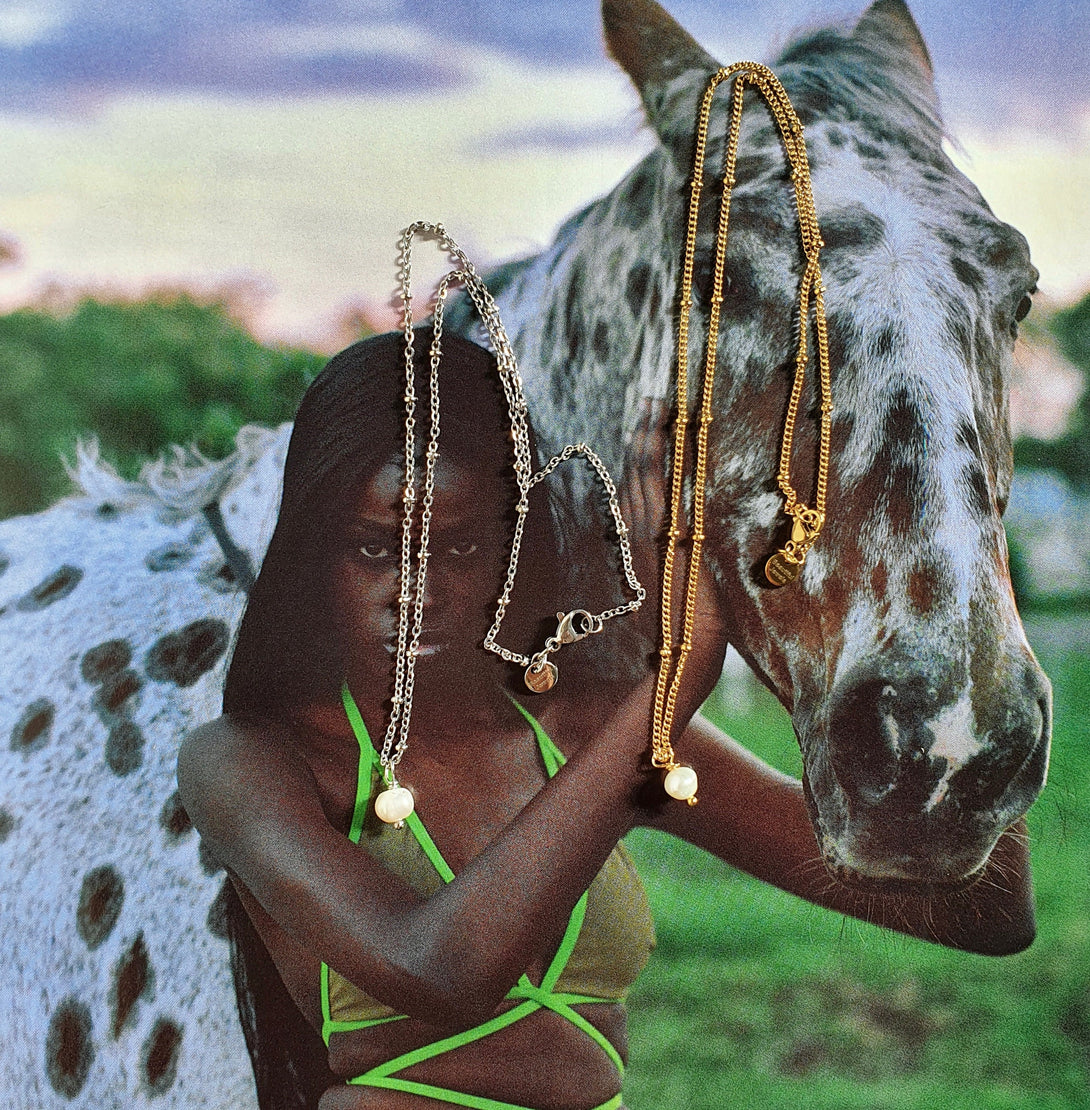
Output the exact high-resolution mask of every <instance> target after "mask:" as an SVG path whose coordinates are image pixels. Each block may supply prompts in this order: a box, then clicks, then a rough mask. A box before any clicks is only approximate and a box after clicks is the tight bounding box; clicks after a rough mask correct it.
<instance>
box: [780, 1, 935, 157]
mask: <svg viewBox="0 0 1090 1110" xmlns="http://www.w3.org/2000/svg"><path fill="white" fill-rule="evenodd" d="M829 59H835V62H834V64H829ZM773 65H774V67H776V69H777V70H781V69H782V70H784V71H786V72H783V73H781V77H782V79H783V81H784V84H785V85H786V86H787V87H788V89H789V91H790V93H791V98H792V100H793V102H794V104H795V108H796V110H797V111H798V112H799V114H800V116H802V117H804V122H813V120H815V119H818V118H820V119H823V120H826V121H837V122H848V121H859V122H863V123H865V124H866V126H867V129H868V130H869V131H870V132H871V135H872V136H874V137H879V136H880V137H885V138H889V139H891V140H893V141H896V142H899V143H900V144H901V145H908V146H912V147H916V146H917V144H918V143H919V141H920V140H921V139H923V140H926V141H927V143H928V145H929V146H933V147H940V146H941V143H942V140H943V139H949V138H950V137H951V136H950V134H949V132H948V131H947V129H946V127H945V125H944V123H943V121H942V116H941V112H940V106H939V102H938V98H937V96H936V93H935V88H934V85H933V84H932V82H931V81H930V80H928V79H925V78H924V76H923V74H922V73H921V70H920V68H919V66H918V65H914V64H911V63H909V62H906V60H905V58H904V56H903V53H902V50H901V48H900V44H899V43H898V42H896V41H891V40H888V39H881V38H878V37H875V36H867V37H866V38H865V39H860V38H859V37H857V36H856V35H854V34H853V29H852V27H851V26H850V25H844V26H840V25H837V24H835V23H834V24H832V25H829V24H825V25H823V26H820V27H811V28H807V29H804V30H802V31H800V32H798V33H797V34H796V35H795V36H794V37H793V38H791V39H789V40H788V42H787V44H786V45H785V46H784V48H783V49H782V50H781V51H780V54H779V57H778V58H777V59H776V61H775V62H774V63H773ZM849 106H850V115H847V114H846V111H847V110H849ZM806 116H810V117H811V119H810V120H806V119H805V117H806ZM909 140H914V141H909Z"/></svg>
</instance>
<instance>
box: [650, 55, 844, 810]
mask: <svg viewBox="0 0 1090 1110" xmlns="http://www.w3.org/2000/svg"><path fill="white" fill-rule="evenodd" d="M732 77H733V78H734V92H733V96H732V102H731V117H730V127H729V130H728V133H727V149H726V155H725V158H724V168H723V195H722V200H721V201H720V206H719V223H718V226H717V228H716V236H715V264H714V267H713V271H712V295H711V309H710V313H709V319H708V343H707V351H706V356H705V361H704V380H703V386H702V399H701V405H700V417H699V426H698V430H697V443H696V462H695V466H694V471H693V525H692V531H691V539H692V549H691V552H690V555H689V569H688V576H687V578H686V585H685V613H684V620H683V624H682V635H681V643H680V644H679V645H678V648H677V658H676V660H675V658H674V654H675V648H674V636H673V579H674V562H675V558H676V554H677V541H678V540H679V539H680V538H681V536H682V530H681V519H682V515H683V511H684V488H683V487H684V476H685V439H686V430H687V427H688V411H689V408H688V406H689V384H688V369H689V318H690V314H691V311H692V296H693V267H694V262H695V257H696V238H697V223H698V218H699V214H700V196H701V193H702V191H703V187H704V158H705V154H706V151H707V144H708V123H709V120H710V118H711V106H712V100H713V98H714V96H715V91H716V89H717V88H718V87H719V86H720V84H722V83H723V82H724V81H727V80H729V79H730V78H732ZM747 84H751V85H754V86H756V88H757V89H758V91H759V92H760V93H761V95H762V96H763V97H764V99H765V101H766V102H767V104H768V106H769V109H770V110H771V112H772V116H773V118H774V119H775V121H776V126H777V128H778V129H779V132H780V136H781V138H782V140H783V145H784V150H785V151H786V153H787V158H788V161H789V163H790V165H791V181H792V183H793V186H794V193H795V207H796V209H797V211H798V217H799V232H800V236H801V239H802V249H803V253H804V255H805V256H806V268H805V270H804V271H803V275H802V280H801V282H800V285H799V346H798V353H797V355H796V359H795V379H794V384H793V386H792V388H791V397H790V401H789V402H788V407H787V416H786V418H785V420H784V429H783V442H782V444H781V447H780V465H779V470H778V472H777V475H776V481H777V485H778V486H779V488H780V491H781V492H782V493H783V496H784V512H785V513H786V514H787V515H788V516H790V517H791V518H792V525H791V537H790V539H789V540H788V541H787V542H786V543H785V544H784V546H783V547H782V548H780V549H779V550H778V551H777V552H775V554H773V555H772V556H771V557H770V558H769V559H768V561H767V562H766V563H765V576H766V577H767V579H768V581H769V584H770V585H772V586H783V585H785V584H787V583H788V582H793V581H795V579H796V578H798V576H799V574H800V573H801V571H802V567H803V563H804V562H805V560H806V555H807V553H808V552H809V550H810V548H811V547H812V546H813V545H814V542H815V541H816V540H817V538H818V534H819V533H820V532H821V529H822V526H823V525H824V523H825V497H826V492H827V489H828V473H829V442H830V429H831V425H832V412H833V405H832V384H831V375H830V371H829V344H828V329H827V327H826V323H825V302H824V290H823V288H822V283H821V267H820V264H819V261H818V255H819V252H820V250H821V248H822V246H824V243H823V242H822V239H821V230H820V228H819V227H818V221H817V212H816V210H815V208H814V197H813V191H812V189H811V185H810V166H809V163H808V162H807V158H806V143H805V140H804V138H803V133H802V123H801V122H800V121H799V118H798V116H797V115H796V114H795V110H794V108H793V107H792V105H791V101H790V100H789V99H788V96H787V93H786V91H785V90H784V87H783V86H782V85H781V84H780V82H779V79H778V78H777V77H776V75H775V74H774V73H773V72H772V70H770V69H769V68H768V67H767V66H763V65H760V64H758V63H756V62H735V63H734V65H732V66H729V67H727V68H725V69H720V70H718V71H717V72H716V73H714V74H713V75H712V78H711V80H710V81H709V82H708V87H707V88H706V89H705V91H704V96H703V99H702V100H701V103H700V117H699V123H698V128H697V137H696V146H695V150H694V154H693V177H692V184H691V192H690V195H689V218H688V227H687V231H686V236H685V258H684V264H683V269H682V278H681V304H680V313H679V320H678V359H677V363H678V368H677V409H678V415H677V424H676V426H675V430H674V454H673V464H672V471H673V473H672V483H671V487H670V529H669V532H668V534H667V545H666V556H665V559H664V561H663V576H662V648H661V655H660V660H659V673H658V681H657V683H656V686H655V703H654V710H653V718H652V723H651V763H652V765H653V766H654V767H657V768H660V769H662V770H663V771H665V775H664V778H663V786H664V787H665V789H666V792H667V793H668V794H670V795H671V796H672V797H674V798H678V799H679V800H682V801H686V802H688V804H689V805H696V802H697V796H696V791H697V776H696V772H695V771H694V770H693V769H692V768H691V767H688V766H685V765H684V764H679V763H678V762H677V761H676V759H675V758H674V749H673V745H672V743H671V735H672V731H673V723H674V709H675V706H676V704H677V696H678V691H679V690H680V688H681V678H682V675H683V674H684V671H685V664H686V661H687V660H688V657H689V653H690V652H691V650H692V638H693V626H694V624H695V620H696V593H697V583H698V581H699V576H700V560H701V557H702V554H703V549H704V491H705V487H706V485H707V466H708V428H709V426H710V424H711V422H712V393H713V390H714V387H715V368H716V356H717V353H718V345H719V317H720V307H721V305H722V303H723V273H724V269H725V266H726V255H727V231H728V227H729V222H730V201H731V192H732V190H733V188H734V185H735V175H734V171H735V165H736V163H737V158H738V140H739V137H740V134H741V129H742V108H743V102H744V95H745V86H746V85H747ZM811 294H812V295H813V300H814V326H815V331H816V333H817V348H818V367H819V375H820V381H821V431H820V442H819V447H818V473H817V483H816V491H815V497H814V507H813V508H810V507H809V506H807V505H806V504H804V503H803V502H801V501H800V500H799V498H798V494H797V493H796V491H795V489H794V487H793V486H792V485H791V451H792V447H793V445H794V438H795V423H796V420H797V417H798V409H799V403H800V400H801V398H802V389H803V385H804V383H805V381H806V364H807V361H808V358H809V353H808V349H807V340H806V337H807V330H808V324H809V319H810V297H811Z"/></svg>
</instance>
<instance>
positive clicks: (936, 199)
mask: <svg viewBox="0 0 1090 1110" xmlns="http://www.w3.org/2000/svg"><path fill="white" fill-rule="evenodd" d="M603 12H604V18H605V26H606V37H607V42H608V44H609V47H610V49H611V51H612V53H613V55H614V57H615V58H616V59H617V60H618V61H619V62H620V64H621V65H622V66H623V67H624V68H625V69H626V70H627V72H628V73H629V74H630V76H631V77H632V79H633V81H634V82H635V84H636V86H637V88H638V90H639V92H640V95H641V97H642V99H643V102H644V106H645V109H646V112H647V115H648V118H649V121H650V123H651V125H652V127H653V128H654V129H655V131H656V132H657V134H658V136H659V138H660V141H661V144H662V151H663V152H665V157H660V158H659V160H658V162H656V163H655V168H654V171H653V173H652V174H651V175H650V177H648V176H647V171H646V170H645V171H644V176H643V177H641V176H640V173H641V170H640V169H639V168H638V169H637V171H635V173H634V174H633V175H632V177H631V178H630V180H629V182H628V183H627V185H626V184H624V183H623V184H622V186H621V187H620V188H619V190H618V191H617V192H618V193H621V194H623V193H624V190H625V189H626V188H627V189H628V191H629V192H628V195H629V196H630V197H631V196H632V195H633V194H634V192H635V188H636V186H637V185H638V186H639V188H640V189H642V190H643V191H644V192H645V193H646V194H647V196H648V197H649V198H650V199H649V201H648V203H647V217H648V219H649V220H651V219H653V220H655V221H657V222H659V223H660V225H661V226H662V227H664V228H668V229H669V230H668V231H667V232H666V233H665V236H664V238H665V240H666V241H667V243H668V244H669V245H668V247H667V250H668V251H670V252H672V258H673V261H672V262H668V261H665V260H664V261H663V262H661V263H660V264H658V265H659V270H660V271H661V272H663V276H662V278H661V282H660V286H659V287H660V288H662V289H663V290H669V289H676V271H677V259H678V257H679V253H678V252H679V242H680V235H681V223H680V221H681V219H682V211H683V200H682V194H683V193H684V192H686V189H685V185H686V182H685V177H686V175H687V174H688V173H689V163H690V158H691V150H692V143H693V135H694V131H695V113H696V107H697V104H698V101H699V98H700V95H701V93H702V91H703V89H704V87H705V86H706V84H707V81H708V78H709V76H710V74H711V73H712V72H713V71H714V70H715V69H717V68H718V64H717V63H716V62H715V60H714V59H712V58H711V57H710V56H709V55H708V54H707V53H705V51H704V50H703V49H702V48H701V47H700V46H698V45H697V44H696V43H695V42H694V41H693V40H692V39H691V38H690V37H689V36H688V34H687V33H686V32H685V31H683V30H682V29H681V28H680V27H679V26H678V25H677V24H676V23H674V21H673V20H672V19H671V18H670V17H669V16H668V15H667V14H666V13H665V12H664V11H663V10H662V9H661V8H660V7H659V6H658V5H657V4H654V3H653V2H651V0H605V3H604V5H603ZM775 70H776V73H777V75H778V76H779V78H780V80H781V81H782V82H783V84H784V86H785V87H786V89H787V91H788V93H789V94H790V96H791V99H792V102H793V103H794V105H795V108H796V110H797V112H798V114H799V116H800V118H801V120H802V122H803V124H804V127H805V136H806V144H807V148H808V154H809V159H810V165H811V173H812V181H813V190H814V197H815V202H816V206H817V211H818V216H819V220H820V224H821V229H822V236H823V239H824V242H825V249H824V251H823V252H822V266H823V273H824V284H825V304H826V308H827V311H828V313H829V335H830V349H831V356H832V357H831V361H832V368H833V369H832V373H833V399H834V405H835V414H834V424H833V439H832V466H831V475H830V485H829V493H828V519H827V523H826V526H825V529H824V531H823V532H822V534H821V536H820V539H819V540H818V542H817V545H816V546H815V547H814V549H813V550H812V552H811V554H810V556H809V558H808V559H807V561H806V564H805V568H804V570H803V572H802V574H801V576H800V578H799V579H798V581H797V582H795V583H794V584H792V585H788V586H785V587H783V588H780V589H774V588H771V587H770V586H769V585H768V583H767V582H766V581H765V579H764V575H763V573H762V569H761V568H762V567H763V565H764V562H765V560H766V559H767V558H768V556H769V555H770V554H771V553H772V552H773V551H775V550H776V548H777V547H779V546H781V545H782V542H783V540H784V538H785V536H784V531H785V528H786V526H787V525H788V524H789V521H788V518H787V517H785V516H784V514H783V512H782V506H783V499H782V497H781V495H780V494H779V493H778V491H777V490H776V483H775V476H776V471H777V465H778V452H779V446H780V431H781V429H782V426H783V420H784V415H785V413H786V410H787V397H788V392H789V389H790V382H791V377H792V374H793V359H794V349H795V346H796V343H797V328H798V320H797V303H796V289H797V285H798V280H799V276H800V273H801V266H802V259H801V253H800V250H799V246H798V231H797V221H796V216H795V213H794V206H793V197H792V193H791V189H790V182H789V179H788V177H787V174H788V167H787V164H786V160H785V158H784V156H783V153H782V150H781V147H780V142H779V139H778V135H777V132H776V130H775V128H774V126H773V123H772V118H771V116H770V115H769V113H768V111H767V110H766V109H765V108H764V107H763V106H761V105H759V100H758V97H757V94H756V93H755V92H753V91H751V92H750V93H749V99H748V102H747V107H746V111H745V115H744V118H743V131H742V142H741V154H740V157H739V161H738V168H737V183H736V185H735V188H734V195H733V201H732V205H731V229H730V239H729V247H728V254H727V265H726V274H727V289H726V291H725V293H724V297H725V300H724V303H723V306H722V311H723V323H722V330H721V333H720V340H719V353H718V364H719V378H720V380H719V382H718V383H717V386H716V389H717V396H716V419H715V423H714V424H713V426H712V451H713V459H714V465H713V468H712V471H711V475H710V479H709V486H708V519H709V526H708V528H707V532H708V545H709V546H708V556H707V557H708V562H709V564H710V566H711V569H712V571H713V573H714V575H715V579H716V582H717V585H718V590H719V594H720V597H721V600H722V604H723V606H724V609H725V610H726V612H727V613H728V614H729V615H728V618H727V619H728V623H729V626H730V628H731V638H732V641H733V642H734V644H735V645H736V646H737V647H738V649H739V650H740V652H741V653H742V655H743V656H744V657H745V658H746V659H747V661H748V662H749V663H750V664H751V666H752V667H753V668H754V669H755V670H756V671H757V672H758V674H759V675H760V676H761V677H762V678H763V680H764V681H765V682H766V683H767V684H768V685H769V686H770V687H771V689H772V690H773V691H774V692H775V693H776V694H777V696H778V697H779V698H780V700H781V701H782V702H783V704H784V705H785V706H786V707H787V708H788V710H789V711H790V713H791V715H792V720H793V723H794V727H795V730H796V732H797V735H798V737H799V741H800V744H801V748H802V753H803V759H804V768H805V782H806V788H807V796H808V799H809V802H810V806H811V813H812V816H813V819H814V822H815V826H816V828H817V831H818V836H819V841H820V843H821V845H822V850H823V853H824V856H825V861H826V864H827V865H828V866H829V867H830V869H831V870H833V872H834V873H838V874H842V875H843V876H845V877H848V878H850V879H856V880H862V881H880V882H885V883H889V882H891V881H892V882H893V883H898V882H900V883H912V884H919V883H954V882H960V881H963V880H965V879H966V878H968V877H971V876H972V875H973V874H974V873H975V872H976V871H977V870H979V868H980V867H981V866H982V865H983V863H984V861H985V860H986V858H987V856H988V853H989V852H990V850H991V848H992V847H993V845H994V844H995V842H996V840H997V838H998V837H999V835H1000V834H1001V833H1002V832H1003V831H1004V830H1005V829H1006V828H1007V827H1008V826H1009V825H1010V824H1011V823H1012V822H1014V821H1015V820H1016V819H1017V818H1018V817H1019V816H1020V815H1021V814H1023V813H1024V812H1025V811H1026V809H1027V808H1028V807H1029V805H1030V804H1031V802H1032V801H1033V800H1034V798H1035V797H1036V795H1037V793H1038V792H1039V790H1040V789H1041V787H1042V785H1043V782H1044V777H1045V772H1046V767H1047V761H1048V743H1049V729H1050V693H1049V685H1048V681H1047V679H1046V678H1045V676H1044V674H1043V673H1042V671H1041V669H1040V668H1039V666H1038V665H1037V662H1036V660H1035V659H1034V657H1033V654H1032V652H1031V650H1030V648H1029V645H1028V644H1027V642H1026V638H1025V634H1024V632H1023V629H1022V625H1021V622H1020V620H1019V617H1018V613H1017V610H1016V607H1015V602H1014V596H1013V593H1012V590H1011V583H1010V573H1009V565H1008V559H1007V549H1006V542H1005V538H1004V532H1003V527H1002V523H1001V519H1000V518H1001V515H1002V512H1003V509H1004V507H1005V505H1006V500H1007V496H1008V492H1009V489H1010V483H1011V476H1012V469H1013V462H1012V450H1011V434H1010V428H1009V420H1008V410H1007V387H1008V381H1009V373H1010V366H1011V355H1012V349H1013V346H1014V342H1015V336H1016V332H1017V323H1018V321H1019V320H1020V319H1021V318H1022V316H1024V315H1025V313H1026V312H1027V311H1028V308H1029V300H1028V296H1029V294H1030V293H1031V292H1032V291H1033V289H1034V285H1035V281H1036V277H1037V274H1036V271H1035V270H1034V268H1033V266H1032V265H1031V264H1030V260H1029V253H1028V248H1027V245H1026V242H1025V239H1024V238H1023V237H1022V236H1021V235H1020V234H1019V233H1018V232H1017V231H1015V230H1014V229H1013V228H1011V227H1010V226H1008V225H1007V224H1005V223H1003V222H1002V221H1000V220H999V219H997V218H996V217H995V215H993V213H992V212H991V210H990V209H989V207H988V205H987V204H986V203H985V201H984V199H983V198H982V197H981V195H980V193H979V192H978V191H977V190H976V188H975V187H974V186H973V185H972V184H971V183H970V182H969V181H968V180H967V179H966V178H965V177H964V176H963V175H962V174H961V173H960V172H959V171H958V170H957V169H956V168H955V167H954V166H953V164H952V163H951V162H950V160H949V159H948V157H947V155H946V153H945V152H944V150H943V145H942V144H943V138H944V133H943V127H942V123H941V120H940V118H939V114H938V110H937V104H936V97H935V91H934V85H933V80H932V69H931V61H930V57H929V54H928V51H927V47H926V46H925V44H924V41H923V39H922V37H921V36H920V32H919V30H918V29H917V27H916V24H915V22H914V21H913V19H912V16H911V15H910V14H909V12H908V9H907V8H906V7H905V6H904V5H903V4H902V3H901V2H900V0H877V3H875V4H874V5H873V6H872V7H871V8H869V9H868V10H867V11H866V12H865V13H864V14H863V15H862V17H861V18H860V19H859V20H858V22H857V23H856V24H855V25H854V27H852V28H850V29H842V28H837V29H824V30H821V31H817V32H814V33H811V34H809V35H807V36H806V37H804V38H801V39H799V40H798V41H796V42H794V43H793V44H792V45H790V46H789V47H788V48H787V49H786V50H785V52H784V53H783V54H782V56H781V57H780V59H779V60H778V62H777V63H775ZM728 99H729V97H728V96H727V95H726V94H723V95H722V100H723V103H722V104H721V105H720V111H721V112H722V113H723V115H724V116H725V113H726V102H727V100H728ZM719 130H720V133H722V132H723V131H725V124H724V125H723V127H721V128H720V129H719ZM722 142H723V141H722V138H720V140H719V144H720V145H719V147H718V148H714V147H713V148H711V149H710V153H709V157H708V161H707V166H708V168H709V173H710V172H711V171H712V168H713V167H716V166H718V164H719V162H718V158H721V152H722ZM717 155H718V158H717ZM654 157H655V156H652V159H654ZM648 181H651V182H652V184H651V185H649V184H648ZM710 207H711V205H709V208H710ZM716 207H717V205H716ZM702 223H703V224H706V227H705V228H704V229H703V230H702V232H701V236H700V239H699V241H698V242H699V251H700V256H701V257H703V258H705V259H710V257H711V253H712V237H713V235H714V219H713V217H712V214H711V212H710V211H709V213H708V214H707V219H702ZM671 266H672V272H670V267H671ZM709 270H710V262H709V263H707V264H706V265H705V267H704V271H703V274H701V272H700V271H699V269H698V273H697V296H696V299H697V305H696V308H695V310H694V311H695V312H696V313H697V315H698V316H699V315H700V313H701V310H702V308H704V307H705V306H706V303H707V295H708V292H709V290H708V288H707V286H708V280H707V277H708V272H709ZM702 278H703V281H702ZM671 283H673V284H671ZM652 284H653V283H652ZM702 285H703V288H701V286H702ZM663 299H664V300H665V297H663ZM648 324H650V326H651V327H661V328H662V330H664V331H666V332H668V331H669V328H670V322H669V318H667V317H666V315H665V312H663V313H661V314H660V318H659V319H657V320H656V319H650V320H646V321H645V324H644V326H645V327H646V326H648ZM695 334H697V335H699V334H700V330H699V328H697V329H696V331H695ZM663 358H664V352H662V351H661V350H660V351H659V353H658V354H657V355H656V356H655V359H657V365H658V368H659V369H660V368H661V365H662V361H663ZM652 361H654V360H652ZM655 373H658V370H657V369H656V370H651V369H649V368H648V366H647V365H645V366H644V370H643V374H644V377H645V379H647V378H648V376H649V375H651V376H654V374H655ZM645 392H647V391H646V390H645ZM809 396H810V397H811V398H816V394H814V393H812V392H811V393H810V394H809ZM812 404H813V408H812V409H811V411H810V412H809V413H807V412H806V406H805V404H804V408H803V418H802V419H800V425H799V431H798V434H797V436H796V446H795V452H794V455H795V459H794V470H793V482H794V484H795V486H796V488H797V489H799V491H800V496H801V497H802V499H803V500H810V501H811V503H812V500H811V499H812V492H811V491H812V490H813V483H814V480H815V459H816V428H817V420H816V407H817V402H816V399H814V400H813V401H812Z"/></svg>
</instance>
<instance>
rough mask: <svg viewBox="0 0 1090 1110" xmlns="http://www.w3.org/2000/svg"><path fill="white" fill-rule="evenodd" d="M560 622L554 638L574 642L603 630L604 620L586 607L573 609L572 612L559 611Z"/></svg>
mask: <svg viewBox="0 0 1090 1110" xmlns="http://www.w3.org/2000/svg"><path fill="white" fill-rule="evenodd" d="M556 619H557V620H558V621H559V622H560V623H559V624H558V625H557V626H556V636H555V637H554V639H555V640H556V641H557V642H558V643H561V644H574V643H576V642H577V641H578V640H583V639H585V638H586V637H587V636H589V635H591V633H594V632H601V631H602V622H601V621H600V620H596V619H595V618H594V617H592V616H591V615H590V613H588V612H587V611H586V609H573V610H572V611H571V612H570V613H557V614H556Z"/></svg>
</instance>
